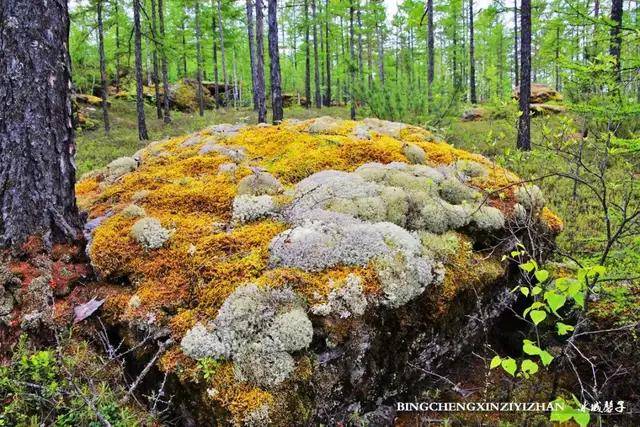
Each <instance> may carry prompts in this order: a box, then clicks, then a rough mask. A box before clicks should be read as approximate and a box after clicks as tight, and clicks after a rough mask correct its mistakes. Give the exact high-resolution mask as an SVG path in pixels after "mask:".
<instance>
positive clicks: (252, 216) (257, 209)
mask: <svg viewBox="0 0 640 427" xmlns="http://www.w3.org/2000/svg"><path fill="white" fill-rule="evenodd" d="M276 210H277V209H276V203H275V202H274V201H273V198H272V197H271V196H267V195H264V196H249V195H246V194H243V195H240V196H236V197H235V198H234V199H233V213H232V220H233V221H236V222H240V223H246V222H250V221H255V220H257V219H261V218H266V217H269V216H271V215H274V214H275V213H276Z"/></svg>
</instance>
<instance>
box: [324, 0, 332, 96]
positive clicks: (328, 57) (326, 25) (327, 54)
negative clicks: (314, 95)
mask: <svg viewBox="0 0 640 427" xmlns="http://www.w3.org/2000/svg"><path fill="white" fill-rule="evenodd" d="M324 8H325V9H324V13H325V23H324V43H325V44H324V48H325V51H324V56H325V65H326V67H327V94H326V96H325V103H326V105H327V107H330V106H331V52H330V47H329V21H330V19H331V18H330V16H329V0H325V3H324Z"/></svg>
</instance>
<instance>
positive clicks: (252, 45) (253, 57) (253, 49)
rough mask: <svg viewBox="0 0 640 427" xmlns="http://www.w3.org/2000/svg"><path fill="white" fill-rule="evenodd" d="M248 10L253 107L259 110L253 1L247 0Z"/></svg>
mask: <svg viewBox="0 0 640 427" xmlns="http://www.w3.org/2000/svg"><path fill="white" fill-rule="evenodd" d="M245 5H246V11H247V39H248V41H249V66H250V67H251V93H252V95H253V96H252V98H253V109H254V110H255V111H258V96H257V95H258V93H257V92H256V47H255V34H254V32H255V31H254V30H255V20H254V18H253V3H252V1H251V0H246V2H245Z"/></svg>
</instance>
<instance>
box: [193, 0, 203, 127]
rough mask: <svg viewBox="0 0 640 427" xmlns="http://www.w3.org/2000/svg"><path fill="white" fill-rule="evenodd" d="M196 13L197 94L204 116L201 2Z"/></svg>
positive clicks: (196, 5)
mask: <svg viewBox="0 0 640 427" xmlns="http://www.w3.org/2000/svg"><path fill="white" fill-rule="evenodd" d="M195 12H196V22H195V23H196V63H197V67H196V81H197V88H196V94H197V97H198V114H200V116H203V115H204V92H203V90H202V49H201V48H200V2H199V1H198V0H196V1H195Z"/></svg>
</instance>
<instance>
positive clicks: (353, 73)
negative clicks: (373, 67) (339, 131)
mask: <svg viewBox="0 0 640 427" xmlns="http://www.w3.org/2000/svg"><path fill="white" fill-rule="evenodd" d="M353 1H354V0H350V2H349V55H350V58H351V64H355V59H356V58H355V51H354V46H353V45H354V39H353V12H354V11H353ZM349 77H350V80H351V87H350V88H349V89H350V92H351V120H355V119H356V98H355V88H354V86H355V83H356V70H355V67H354V66H351V67H349Z"/></svg>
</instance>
